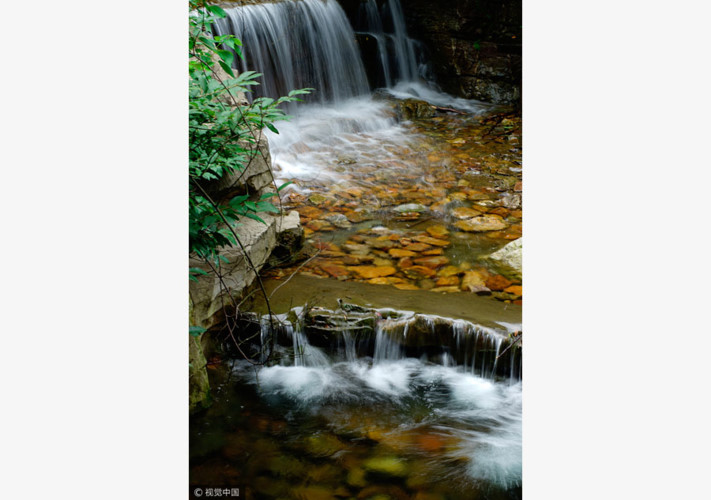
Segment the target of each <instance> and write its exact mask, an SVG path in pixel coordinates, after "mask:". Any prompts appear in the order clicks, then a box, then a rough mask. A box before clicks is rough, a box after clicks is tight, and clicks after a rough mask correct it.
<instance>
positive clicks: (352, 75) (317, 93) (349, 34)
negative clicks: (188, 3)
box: [215, 0, 369, 103]
mask: <svg viewBox="0 0 711 500" xmlns="http://www.w3.org/2000/svg"><path fill="white" fill-rule="evenodd" d="M226 13H227V17H226V18H224V19H219V20H218V21H217V23H216V26H215V32H216V33H217V34H218V35H224V34H228V33H230V34H233V35H235V36H236V37H237V38H239V39H240V40H241V41H242V43H243V53H244V56H245V57H244V59H243V60H242V63H241V68H238V69H241V71H246V70H247V69H249V70H253V71H257V72H259V73H262V74H263V75H264V76H263V77H262V78H261V81H262V85H261V89H259V88H258V89H257V90H255V94H257V95H260V96H268V97H272V98H276V97H278V96H282V95H286V94H288V93H289V91H291V90H294V89H300V88H307V87H308V88H314V89H315V90H314V92H313V93H312V95H311V96H310V97H307V98H306V100H310V101H316V102H320V103H326V102H338V101H342V100H344V99H348V98H350V97H354V96H359V95H365V94H367V93H368V92H369V88H368V80H367V77H366V74H365V69H364V67H363V62H362V61H361V58H360V53H359V51H358V47H357V45H356V42H355V34H354V33H353V29H352V28H351V25H350V23H349V22H348V18H347V17H346V15H345V13H344V12H343V9H341V7H340V5H338V3H337V1H336V0H325V1H323V0H300V1H285V2H276V3H264V4H256V5H244V6H240V7H235V8H232V9H227V10H226ZM235 59H236V60H239V59H238V58H235Z"/></svg>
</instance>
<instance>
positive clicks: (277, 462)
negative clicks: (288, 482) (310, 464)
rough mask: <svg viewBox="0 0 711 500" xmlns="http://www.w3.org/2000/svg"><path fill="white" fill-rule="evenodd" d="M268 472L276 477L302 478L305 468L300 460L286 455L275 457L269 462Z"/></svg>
mask: <svg viewBox="0 0 711 500" xmlns="http://www.w3.org/2000/svg"><path fill="white" fill-rule="evenodd" d="M269 470H270V471H271V472H272V474H274V475H276V476H283V477H287V478H288V477H292V478H296V477H302V476H303V475H304V473H305V472H306V466H305V465H304V463H303V462H302V461H301V460H298V459H296V458H294V457H290V456H287V455H277V456H275V457H274V458H272V459H271V460H270V461H269Z"/></svg>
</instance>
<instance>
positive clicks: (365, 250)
mask: <svg viewBox="0 0 711 500" xmlns="http://www.w3.org/2000/svg"><path fill="white" fill-rule="evenodd" d="M343 248H344V249H345V250H347V251H348V252H349V253H351V254H354V255H367V254H369V253H370V250H371V249H370V246H368V245H363V244H361V243H346V244H345V245H343Z"/></svg>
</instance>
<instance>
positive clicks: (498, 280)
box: [486, 274, 514, 292]
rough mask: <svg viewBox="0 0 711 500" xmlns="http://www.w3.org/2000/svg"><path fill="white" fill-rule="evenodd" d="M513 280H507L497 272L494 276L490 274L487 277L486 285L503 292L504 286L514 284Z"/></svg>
mask: <svg viewBox="0 0 711 500" xmlns="http://www.w3.org/2000/svg"><path fill="white" fill-rule="evenodd" d="M513 283H514V282H513V281H511V280H507V279H506V278H504V277H503V276H501V275H500V274H495V275H493V276H489V277H488V278H487V279H486V286H487V288H489V289H490V290H493V291H496V292H501V291H503V290H504V288H507V287H509V286H511V285H513Z"/></svg>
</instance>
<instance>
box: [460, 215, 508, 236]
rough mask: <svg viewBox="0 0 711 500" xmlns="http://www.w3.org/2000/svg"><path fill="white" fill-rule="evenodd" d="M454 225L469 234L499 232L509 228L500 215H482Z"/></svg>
mask: <svg viewBox="0 0 711 500" xmlns="http://www.w3.org/2000/svg"><path fill="white" fill-rule="evenodd" d="M454 225H455V226H457V227H458V228H459V229H461V230H462V231H467V232H483V231H498V230H500V229H505V228H507V227H508V224H507V223H506V222H505V221H504V220H503V219H502V218H501V216H500V215H481V216H479V217H474V218H472V219H467V220H460V221H459V222H456V223H455V224H454Z"/></svg>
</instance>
